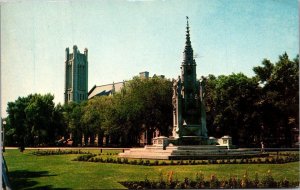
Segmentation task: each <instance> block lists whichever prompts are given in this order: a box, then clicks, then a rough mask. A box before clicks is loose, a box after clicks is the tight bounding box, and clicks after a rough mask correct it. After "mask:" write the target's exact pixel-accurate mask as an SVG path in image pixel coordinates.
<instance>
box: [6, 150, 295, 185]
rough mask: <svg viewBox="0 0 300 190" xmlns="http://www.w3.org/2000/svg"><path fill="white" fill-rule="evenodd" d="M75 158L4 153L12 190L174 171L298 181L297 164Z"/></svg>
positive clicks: (134, 178) (99, 182) (113, 182)
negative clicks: (117, 161) (141, 163)
mask: <svg viewBox="0 0 300 190" xmlns="http://www.w3.org/2000/svg"><path fill="white" fill-rule="evenodd" d="M77 156H78V155H75V154H72V155H51V156H35V155H33V154H32V151H31V150H26V151H25V152H24V153H20V152H19V151H18V150H6V152H5V153H4V157H5V160H6V162H7V165H8V170H9V176H10V180H11V183H12V186H13V189H26V188H35V189H41V188H43V189H54V188H59V189H124V188H125V187H124V186H122V185H121V184H119V183H118V182H119V181H143V180H144V179H145V175H147V177H148V179H149V180H158V179H159V173H160V172H162V173H163V175H164V176H165V178H166V176H167V173H169V172H170V171H174V177H175V178H176V177H177V178H178V179H179V180H182V179H184V177H189V178H192V179H194V178H195V174H196V173H197V172H200V171H202V172H203V173H204V175H205V177H206V178H207V179H208V178H209V177H210V175H212V174H216V176H217V177H218V178H219V179H228V178H229V176H230V175H237V176H240V177H242V176H243V174H244V173H245V172H246V171H247V172H248V175H249V177H250V178H254V175H255V172H258V174H259V177H263V175H264V174H265V173H267V171H268V170H271V172H272V176H273V177H274V178H275V180H280V179H284V178H287V179H288V180H290V181H298V180H299V162H292V163H287V164H249V165H248V164H241V165H239V164H218V165H217V164H215V165H188V166H187V165H184V166H139V165H125V164H108V163H99V162H77V161H72V159H74V158H76V157H77Z"/></svg>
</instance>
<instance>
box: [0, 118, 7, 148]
mask: <svg viewBox="0 0 300 190" xmlns="http://www.w3.org/2000/svg"><path fill="white" fill-rule="evenodd" d="M2 123H3V125H2V142H1V143H2V150H3V152H5V146H4V137H5V125H6V121H5V120H4V121H3V122H2Z"/></svg>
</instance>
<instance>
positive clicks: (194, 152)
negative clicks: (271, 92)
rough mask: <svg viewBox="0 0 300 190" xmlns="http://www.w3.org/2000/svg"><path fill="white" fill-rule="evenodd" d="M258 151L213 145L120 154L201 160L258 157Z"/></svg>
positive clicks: (122, 154)
mask: <svg viewBox="0 0 300 190" xmlns="http://www.w3.org/2000/svg"><path fill="white" fill-rule="evenodd" d="M259 154H260V152H259V151H253V150H243V149H227V147H222V146H215V145H201V146H199V145H196V146H167V147H166V149H165V150H164V149H163V147H162V146H149V145H148V146H145V147H144V148H132V149H129V150H126V151H125V152H124V153H120V154H119V156H120V157H123V158H141V159H163V160H167V159H203V158H208V157H230V156H231V157H236V156H239V157H243V156H255V155H259Z"/></svg>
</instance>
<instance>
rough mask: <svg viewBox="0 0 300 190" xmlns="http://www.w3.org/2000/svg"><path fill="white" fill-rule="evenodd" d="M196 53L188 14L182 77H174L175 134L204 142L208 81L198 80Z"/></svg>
mask: <svg viewBox="0 0 300 190" xmlns="http://www.w3.org/2000/svg"><path fill="white" fill-rule="evenodd" d="M193 54H194V53H193V48H192V45H191V39H190V27H189V21H188V17H187V26H186V42H185V48H184V51H183V61H182V64H181V67H180V69H181V76H179V77H178V79H177V80H173V137H174V138H175V139H180V141H181V143H182V144H188V143H193V144H202V143H205V140H206V139H207V129H206V118H205V116H206V114H205V108H204V98H203V92H204V81H203V82H201V83H200V81H199V80H197V73H196V66H197V65H196V61H195V59H194V55H193Z"/></svg>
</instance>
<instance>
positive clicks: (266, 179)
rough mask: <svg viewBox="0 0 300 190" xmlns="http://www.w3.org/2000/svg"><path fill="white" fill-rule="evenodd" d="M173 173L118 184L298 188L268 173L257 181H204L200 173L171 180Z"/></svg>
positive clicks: (256, 179)
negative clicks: (155, 179) (157, 177)
mask: <svg viewBox="0 0 300 190" xmlns="http://www.w3.org/2000/svg"><path fill="white" fill-rule="evenodd" d="M173 176H174V172H173V171H171V172H169V174H168V176H167V179H164V178H163V175H162V173H160V175H159V179H158V180H157V181H150V180H148V178H147V176H146V178H145V180H144V181H139V182H130V181H127V182H120V183H121V184H122V185H124V186H125V187H127V188H128V189H208V188H212V189H219V188H222V189H241V188H295V187H299V181H298V182H290V181H288V180H287V179H282V180H280V181H275V180H274V178H273V177H272V174H271V172H270V171H268V172H267V174H265V175H264V176H263V178H262V179H261V180H259V177H258V174H257V173H256V174H255V178H254V179H250V178H249V177H248V174H247V172H246V173H245V174H244V176H243V177H242V178H238V177H237V176H231V177H229V179H228V180H219V179H218V178H217V176H215V175H211V176H210V179H209V180H204V175H203V173H202V172H200V173H197V174H196V177H195V179H193V180H191V179H189V178H185V179H184V180H183V181H179V180H178V179H173Z"/></svg>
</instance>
